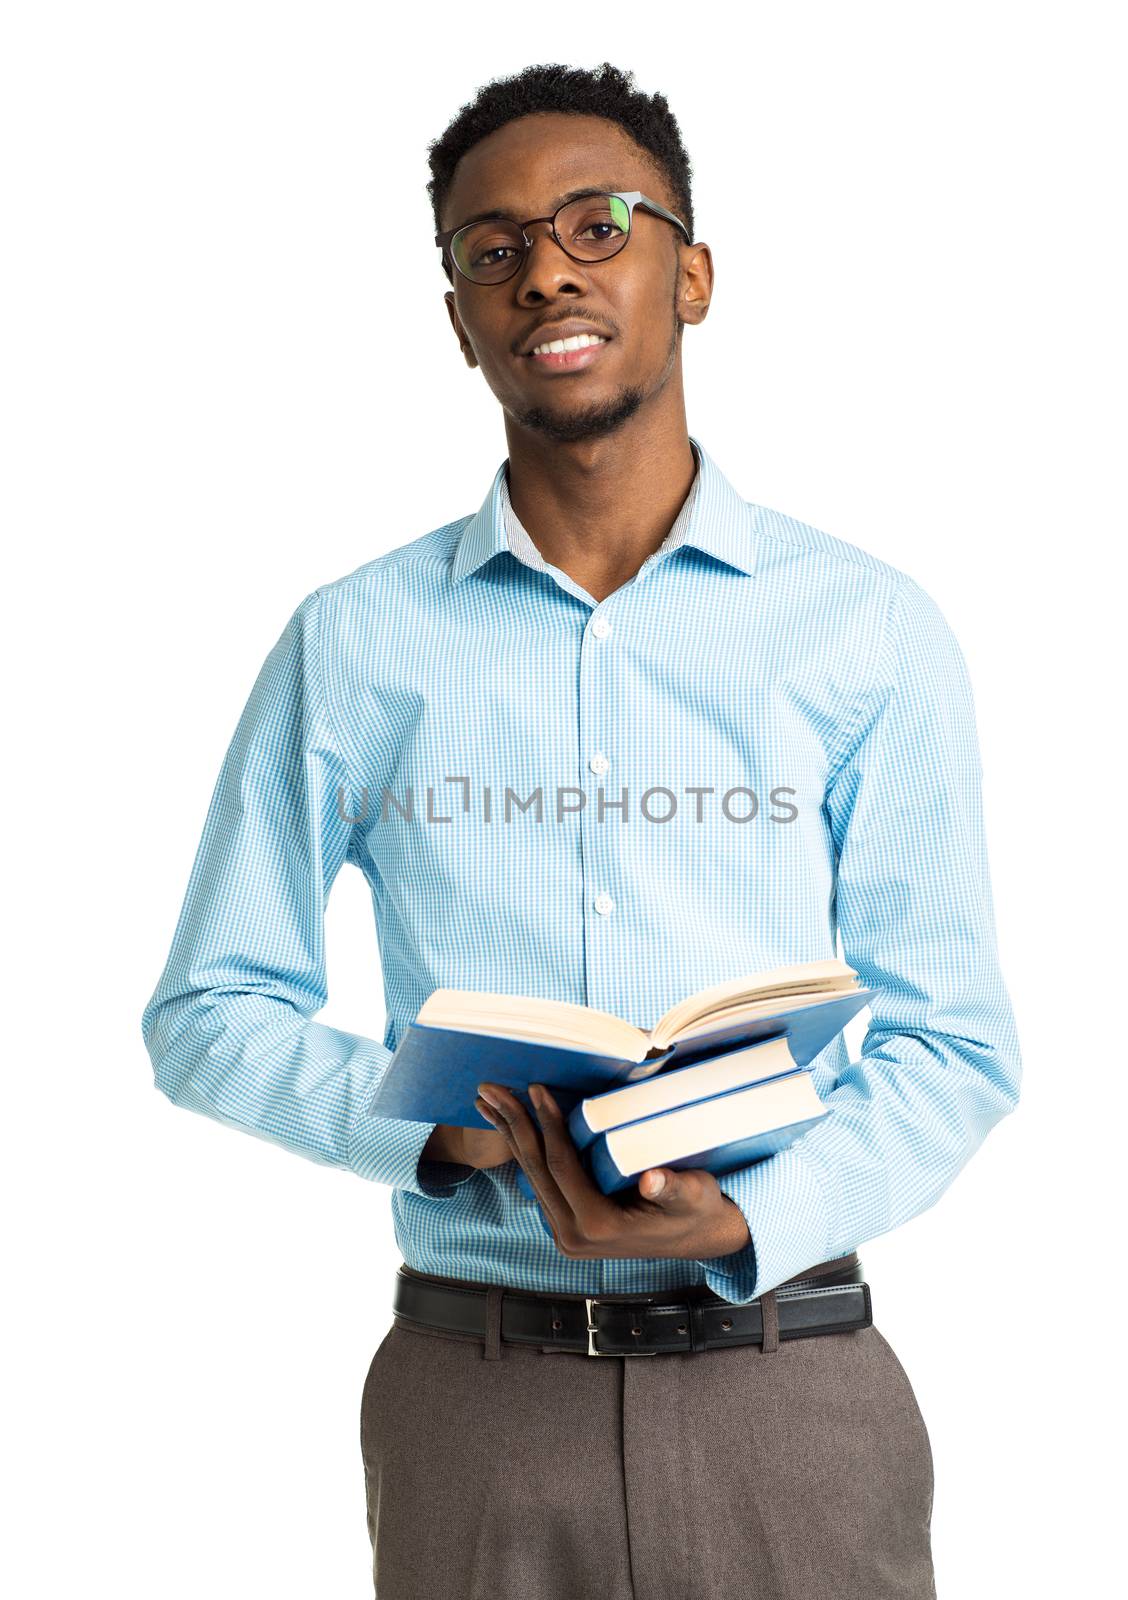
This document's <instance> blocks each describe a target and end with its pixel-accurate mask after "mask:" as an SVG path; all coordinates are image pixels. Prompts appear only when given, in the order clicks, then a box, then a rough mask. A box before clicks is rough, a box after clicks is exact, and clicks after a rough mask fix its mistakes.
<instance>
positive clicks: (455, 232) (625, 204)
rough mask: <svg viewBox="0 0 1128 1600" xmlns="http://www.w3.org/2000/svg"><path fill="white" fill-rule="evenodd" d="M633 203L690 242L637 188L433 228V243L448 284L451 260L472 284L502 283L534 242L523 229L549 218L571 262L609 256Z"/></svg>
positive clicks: (622, 240) (626, 230) (626, 229)
mask: <svg viewBox="0 0 1128 1600" xmlns="http://www.w3.org/2000/svg"><path fill="white" fill-rule="evenodd" d="M636 206H641V207H642V208H643V210H644V211H652V212H653V213H654V215H655V216H656V217H661V218H663V220H664V221H666V222H672V223H673V225H674V227H675V228H680V229H681V231H682V233H683V234H685V242H686V244H692V243H693V241H692V239H691V238H690V237H689V231H688V229H687V228H686V226H685V223H684V222H681V221H679V220H678V218H677V217H675V216H674V214H673V212H672V211H667V210H666V208H665V206H660V205H659V204H658V203H657V201H655V200H648V199H647V198H646V196H645V195H644V194H640V193H639V191H638V190H637V189H632V190H630V191H629V192H627V193H625V194H607V193H605V192H604V191H603V190H602V189H591V190H589V191H587V192H586V193H585V194H582V195H580V196H579V197H577V198H574V199H572V200H569V201H567V202H566V203H565V204H564V205H562V206H561V207H560V209H559V210H558V211H557V212H556V213H555V215H554V216H551V217H532V218H530V220H529V221H528V222H513V221H512V220H511V219H510V218H508V217H487V218H485V219H484V220H482V221H480V222H467V223H465V224H464V225H463V226H462V227H461V228H450V229H448V231H447V232H446V233H436V235H435V243H436V244H437V245H438V247H439V249H440V250H441V251H442V267H443V271H444V272H445V273H446V275H447V277H448V278H449V279H450V281H451V282H452V283H453V282H454V278H453V275H452V273H451V270H450V263H451V262H452V261H453V262H454V265H455V266H456V267H457V268H458V271H459V272H460V274H461V275H462V277H464V278H468V279H469V280H470V282H471V283H504V282H505V281H506V280H507V279H508V278H512V277H513V276H514V275H515V274H516V273H518V272H519V271H520V270H521V268H522V266H523V265H524V262H525V257H526V256H527V255H528V253H529V251H530V250H531V249H532V244H533V241H532V240H531V239H530V238H529V235H528V231H527V230H528V229H529V228H531V227H532V226H533V224H534V223H536V222H548V223H551V225H552V234H553V237H554V238H555V240H556V242H557V244H558V245H559V246H560V248H561V250H563V251H564V253H565V255H569V256H571V257H572V260H573V261H609V260H610V259H611V257H612V256H616V255H618V253H619V251H620V250H622V249H623V247H624V245H625V244H626V242H627V240H628V239H629V238H630V236H631V221H632V217H633V213H634V208H635V207H636Z"/></svg>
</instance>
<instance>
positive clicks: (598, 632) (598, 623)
mask: <svg viewBox="0 0 1128 1600" xmlns="http://www.w3.org/2000/svg"><path fill="white" fill-rule="evenodd" d="M591 631H592V633H594V634H595V637H596V638H597V639H606V637H607V635H608V634H609V633H610V632H611V624H610V623H609V622H608V620H607V618H606V617H596V618H595V620H594V621H593V623H592V625H591Z"/></svg>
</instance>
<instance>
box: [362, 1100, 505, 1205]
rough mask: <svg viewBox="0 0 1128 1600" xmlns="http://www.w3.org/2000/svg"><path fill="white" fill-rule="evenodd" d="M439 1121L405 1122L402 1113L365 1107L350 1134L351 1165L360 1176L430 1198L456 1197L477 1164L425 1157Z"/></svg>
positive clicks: (472, 1174) (476, 1172)
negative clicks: (375, 1111) (372, 1113)
mask: <svg viewBox="0 0 1128 1600" xmlns="http://www.w3.org/2000/svg"><path fill="white" fill-rule="evenodd" d="M437 1126H438V1124H437V1123H435V1122H402V1121H401V1120H400V1119H399V1118H398V1117H373V1116H370V1115H369V1114H368V1111H367V1108H366V1107H362V1108H361V1110H360V1113H359V1115H358V1116H357V1117H355V1118H354V1119H353V1125H352V1128H351V1129H350V1137H349V1168H350V1170H351V1171H353V1172H355V1173H356V1174H357V1176H358V1177H361V1178H368V1179H370V1180H372V1181H373V1182H374V1183H386V1184H389V1185H390V1186H391V1187H392V1188H393V1189H407V1190H410V1192H411V1193H412V1194H420V1195H424V1196H426V1197H427V1199H430V1200H450V1199H453V1197H454V1194H455V1191H456V1190H457V1189H459V1188H461V1187H462V1185H463V1184H465V1183H469V1182H470V1180H471V1178H475V1177H477V1174H478V1169H477V1168H476V1167H469V1166H464V1165H463V1164H462V1163H461V1162H456V1161H431V1160H429V1159H428V1160H426V1161H424V1160H422V1159H421V1157H422V1153H423V1146H424V1145H425V1144H426V1143H427V1140H428V1139H429V1138H430V1137H431V1134H432V1133H433V1131H434V1130H435V1128H436V1127H437Z"/></svg>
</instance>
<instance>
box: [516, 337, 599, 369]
mask: <svg viewBox="0 0 1128 1600" xmlns="http://www.w3.org/2000/svg"><path fill="white" fill-rule="evenodd" d="M586 337H588V338H595V336H593V335H587V336H586ZM549 342H550V341H548V340H546V341H545V343H546V344H548V343H549ZM551 343H554V344H560V343H561V341H560V340H558V339H557V340H552V341H551ZM610 343H611V341H610V339H604V338H595V342H594V343H589V344H579V343H577V342H576V341H575V340H573V339H565V340H564V341H563V345H564V348H563V349H561V350H552V349H544V348H541V349H539V350H533V351H531V352H530V353H529V354H528V355H527V356H526V357H525V360H526V361H531V362H532V363H533V365H534V366H535V367H537V368H539V369H540V370H541V371H543V372H577V371H579V370H580V369H582V368H584V367H590V366H591V365H592V363H593V362H594V361H598V360H599V357H600V355H601V354H602V353H603V351H604V350H605V349H606V348H607V346H608V345H609V344H610Z"/></svg>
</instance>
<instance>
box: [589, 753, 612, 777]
mask: <svg viewBox="0 0 1128 1600" xmlns="http://www.w3.org/2000/svg"><path fill="white" fill-rule="evenodd" d="M610 765H611V763H610V761H608V759H607V757H606V756H605V755H604V754H603V752H602V751H600V752H599V753H598V754H597V755H594V756H592V758H591V760H590V761H589V762H588V766H589V767H590V768H591V770H592V771H593V772H606V771H607V769H608V767H609V766H610Z"/></svg>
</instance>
